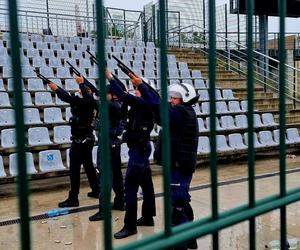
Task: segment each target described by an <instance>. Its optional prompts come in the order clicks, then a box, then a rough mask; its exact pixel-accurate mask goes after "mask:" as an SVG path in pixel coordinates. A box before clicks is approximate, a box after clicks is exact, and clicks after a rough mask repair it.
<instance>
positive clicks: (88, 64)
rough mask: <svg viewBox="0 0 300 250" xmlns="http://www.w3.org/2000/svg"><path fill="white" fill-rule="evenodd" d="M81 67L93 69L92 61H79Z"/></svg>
mask: <svg viewBox="0 0 300 250" xmlns="http://www.w3.org/2000/svg"><path fill="white" fill-rule="evenodd" d="M79 67H80V68H85V69H88V68H91V67H92V65H91V61H90V60H88V59H81V60H79Z"/></svg>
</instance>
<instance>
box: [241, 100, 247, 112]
mask: <svg viewBox="0 0 300 250" xmlns="http://www.w3.org/2000/svg"><path fill="white" fill-rule="evenodd" d="M241 107H242V111H243V112H247V111H248V101H246V100H243V101H241Z"/></svg>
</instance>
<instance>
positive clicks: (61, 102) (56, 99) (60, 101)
mask: <svg viewBox="0 0 300 250" xmlns="http://www.w3.org/2000/svg"><path fill="white" fill-rule="evenodd" d="M55 105H57V106H65V105H69V103H67V102H64V101H62V100H61V99H60V98H58V96H57V95H55Z"/></svg>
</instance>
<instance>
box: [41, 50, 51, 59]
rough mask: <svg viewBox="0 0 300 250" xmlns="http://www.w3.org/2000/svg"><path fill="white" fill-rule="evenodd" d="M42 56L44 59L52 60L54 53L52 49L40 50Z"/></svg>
mask: <svg viewBox="0 0 300 250" xmlns="http://www.w3.org/2000/svg"><path fill="white" fill-rule="evenodd" d="M42 56H43V57H44V58H53V57H54V51H53V50H52V49H43V50H42Z"/></svg>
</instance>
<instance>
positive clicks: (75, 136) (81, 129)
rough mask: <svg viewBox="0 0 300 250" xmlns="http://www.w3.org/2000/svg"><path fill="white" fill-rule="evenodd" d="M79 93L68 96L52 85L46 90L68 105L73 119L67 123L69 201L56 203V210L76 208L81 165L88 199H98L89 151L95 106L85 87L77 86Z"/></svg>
mask: <svg viewBox="0 0 300 250" xmlns="http://www.w3.org/2000/svg"><path fill="white" fill-rule="evenodd" d="M78 84H79V88H80V91H78V92H76V94H75V95H70V94H69V93H68V92H67V91H65V90H64V89H62V88H60V87H59V86H57V85H56V84H55V83H51V84H49V87H50V89H51V90H52V91H54V92H55V93H56V94H57V96H58V97H59V98H60V99H61V100H62V101H64V102H67V103H69V104H70V106H71V113H72V117H71V118H70V120H69V123H70V125H71V134H72V137H71V140H72V144H71V148H70V183H71V190H70V191H69V196H68V198H67V199H66V200H65V201H63V202H60V203H59V204H58V206H59V207H78V206H79V201H78V194H79V187H80V167H81V165H83V167H84V170H85V172H86V175H87V177H88V181H89V185H90V187H91V189H92V191H91V192H89V193H88V196H89V197H93V198H98V196H99V191H98V180H97V175H96V170H95V168H94V165H93V160H92V149H93V146H94V142H95V138H94V135H93V129H94V128H93V122H94V119H95V116H96V114H97V110H98V105H97V102H96V100H94V98H93V95H92V94H91V91H90V89H89V88H88V87H86V86H85V85H84V84H82V83H78Z"/></svg>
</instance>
